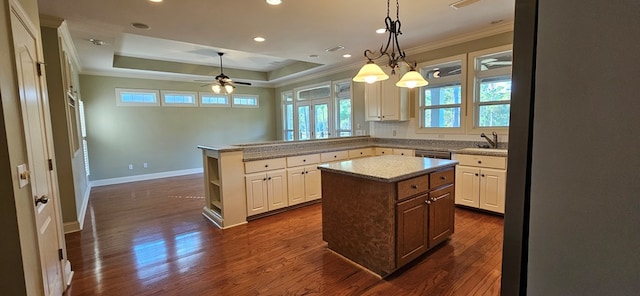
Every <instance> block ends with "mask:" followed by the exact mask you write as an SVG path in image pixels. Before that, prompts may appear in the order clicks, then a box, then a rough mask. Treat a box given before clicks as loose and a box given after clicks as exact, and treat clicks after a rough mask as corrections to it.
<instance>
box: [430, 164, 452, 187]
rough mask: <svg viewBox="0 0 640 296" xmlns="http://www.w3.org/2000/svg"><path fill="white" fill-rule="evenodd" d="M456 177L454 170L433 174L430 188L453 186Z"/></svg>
mask: <svg viewBox="0 0 640 296" xmlns="http://www.w3.org/2000/svg"><path fill="white" fill-rule="evenodd" d="M454 175H455V174H454V170H453V168H450V169H448V170H444V171H439V172H433V173H431V174H429V184H430V186H429V187H430V188H437V187H440V186H442V185H444V184H451V183H453V179H454V178H455V176H454Z"/></svg>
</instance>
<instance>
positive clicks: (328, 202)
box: [319, 155, 457, 277]
mask: <svg viewBox="0 0 640 296" xmlns="http://www.w3.org/2000/svg"><path fill="white" fill-rule="evenodd" d="M456 164H457V161H455V160H445V159H431V158H420V157H406V156H397V155H385V156H377V157H368V158H361V159H354V160H347V161H341V162H333V163H327V164H322V165H320V166H319V169H320V170H321V174H322V200H323V201H322V236H323V239H324V240H325V241H326V242H327V243H328V248H329V249H330V250H332V251H334V252H336V253H338V254H339V255H341V256H344V257H345V258H347V259H349V260H351V261H352V262H355V263H357V264H358V265H360V266H362V267H364V268H366V269H368V270H370V271H372V272H373V273H375V274H377V275H379V276H381V277H385V276H387V275H389V274H391V273H392V272H394V271H395V270H397V269H399V268H401V267H402V266H404V265H406V264H407V263H409V262H411V261H412V260H414V259H416V258H418V257H419V256H420V255H422V254H424V253H425V252H426V251H427V250H429V249H431V248H433V247H435V246H436V245H438V244H440V243H442V242H444V241H445V240H446V239H447V238H448V237H449V236H450V235H451V234H452V233H453V230H454V229H453V228H454V221H453V219H454V188H455V186H454V176H455V173H454V171H455V165H456Z"/></svg>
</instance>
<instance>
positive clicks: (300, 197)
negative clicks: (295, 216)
mask: <svg viewBox="0 0 640 296" xmlns="http://www.w3.org/2000/svg"><path fill="white" fill-rule="evenodd" d="M304 183H305V182H304V167H298V168H293V169H288V170H287V188H288V189H289V190H288V192H287V194H288V196H289V205H296V204H299V203H302V202H304V200H305V193H304V187H305V184H304Z"/></svg>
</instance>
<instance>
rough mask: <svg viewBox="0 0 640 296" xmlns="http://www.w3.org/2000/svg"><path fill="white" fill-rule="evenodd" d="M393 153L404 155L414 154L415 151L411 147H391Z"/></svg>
mask: <svg viewBox="0 0 640 296" xmlns="http://www.w3.org/2000/svg"><path fill="white" fill-rule="evenodd" d="M393 154H395V155H404V156H415V151H414V150H413V149H399V148H393Z"/></svg>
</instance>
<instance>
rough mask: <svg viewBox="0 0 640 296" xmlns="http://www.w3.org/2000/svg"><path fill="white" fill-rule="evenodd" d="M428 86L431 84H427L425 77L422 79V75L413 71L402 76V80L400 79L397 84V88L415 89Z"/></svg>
mask: <svg viewBox="0 0 640 296" xmlns="http://www.w3.org/2000/svg"><path fill="white" fill-rule="evenodd" d="M427 84H429V82H427V81H426V80H425V79H424V77H422V75H420V73H418V71H416V70H411V71H409V72H407V73H405V74H404V75H402V78H400V81H398V82H397V83H396V86H398V87H406V88H414V87H420V86H425V85H427Z"/></svg>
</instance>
